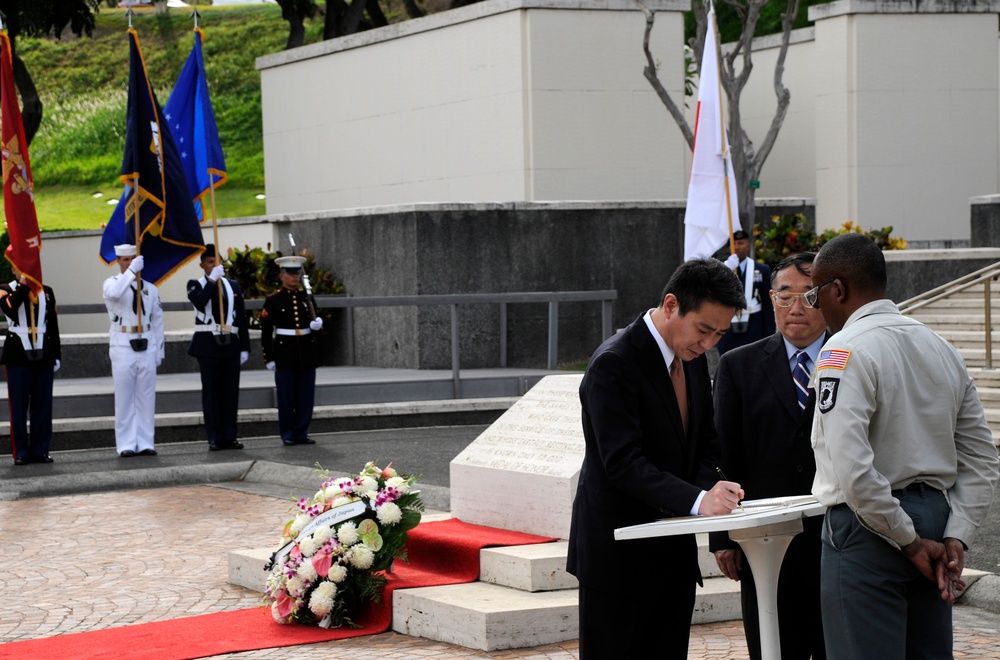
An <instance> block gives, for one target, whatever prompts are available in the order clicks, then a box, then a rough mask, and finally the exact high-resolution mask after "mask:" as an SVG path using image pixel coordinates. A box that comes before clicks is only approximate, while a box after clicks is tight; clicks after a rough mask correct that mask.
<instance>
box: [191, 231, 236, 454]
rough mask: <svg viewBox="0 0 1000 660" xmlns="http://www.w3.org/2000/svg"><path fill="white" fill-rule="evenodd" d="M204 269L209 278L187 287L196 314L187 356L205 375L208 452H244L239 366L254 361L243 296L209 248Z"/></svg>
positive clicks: (203, 259) (203, 394) (203, 390)
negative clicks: (240, 435) (239, 417)
mask: <svg viewBox="0 0 1000 660" xmlns="http://www.w3.org/2000/svg"><path fill="white" fill-rule="evenodd" d="M201 268H202V270H204V271H205V276H204V277H201V278H199V279H196V280H191V281H189V282H188V283H187V295H188V300H190V301H191V304H192V305H194V311H195V325H194V336H193V337H192V338H191V346H190V347H189V348H188V355H191V356H193V357H196V358H197V359H198V369H199V370H200V371H201V405H202V410H203V412H204V416H205V433H206V435H207V436H208V449H209V451H218V450H220V449H243V443H242V442H240V441H239V440H237V439H236V416H237V412H238V410H239V400H240V367H241V366H242V365H243V364H244V363H245V362H246V361H247V358H249V357H250V333H249V331H248V330H247V315H246V307H245V305H244V302H243V292H242V291H241V290H240V285H239V284H237V282H236V280H231V279H229V278H227V277H224V271H223V268H222V264H221V263H219V256H218V254H217V253H216V251H215V246H214V245H212V244H211V243H210V244H208V245H206V246H205V251H204V252H202V253H201ZM220 301H221V304H222V310H221V311H220V309H219V304H220Z"/></svg>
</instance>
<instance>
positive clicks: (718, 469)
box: [715, 467, 747, 513]
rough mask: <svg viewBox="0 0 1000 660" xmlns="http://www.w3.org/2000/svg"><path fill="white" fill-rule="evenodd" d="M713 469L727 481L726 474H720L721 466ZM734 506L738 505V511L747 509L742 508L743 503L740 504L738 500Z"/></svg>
mask: <svg viewBox="0 0 1000 660" xmlns="http://www.w3.org/2000/svg"><path fill="white" fill-rule="evenodd" d="M715 471H716V472H718V473H719V476H720V477H722V480H723V481H729V479H726V475H724V474H722V468H719V467H717V468H715ZM736 506H738V507H739V508H740V511H742V512H743V513H746V512H747V510H746V509H744V508H743V505H742V504H740V503H739V502H737V503H736Z"/></svg>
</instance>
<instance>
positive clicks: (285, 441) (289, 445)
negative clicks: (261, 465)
mask: <svg viewBox="0 0 1000 660" xmlns="http://www.w3.org/2000/svg"><path fill="white" fill-rule="evenodd" d="M281 444H283V445H285V446H286V447H291V446H292V445H297V444H299V443H297V442H295V441H294V440H282V441H281Z"/></svg>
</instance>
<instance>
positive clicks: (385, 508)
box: [264, 461, 424, 628]
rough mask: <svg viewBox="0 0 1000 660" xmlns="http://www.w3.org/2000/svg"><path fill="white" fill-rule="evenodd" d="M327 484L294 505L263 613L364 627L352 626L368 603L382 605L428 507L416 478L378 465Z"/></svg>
mask: <svg viewBox="0 0 1000 660" xmlns="http://www.w3.org/2000/svg"><path fill="white" fill-rule="evenodd" d="M318 472H319V473H320V475H321V476H322V477H323V483H322V485H321V486H320V489H319V490H318V491H317V492H316V494H315V495H314V496H313V497H312V499H308V498H302V499H300V500H299V501H298V503H297V504H296V508H297V509H298V514H297V515H296V516H295V518H293V519H292V520H289V521H288V522H287V523H285V527H284V530H283V532H282V542H283V543H284V545H282V547H281V548H279V549H278V550H277V551H276V552H275V553H274V554H273V555H271V559H270V561H269V562H268V563H267V565H266V566H265V567H264V569H265V570H269V571H270V575H269V576H268V578H267V585H266V588H265V592H264V603H265V606H267V605H270V607H271V614H272V616H274V619H275V621H277V622H278V623H301V624H305V625H319V626H321V627H323V628H330V627H334V628H339V627H340V626H342V625H347V626H350V627H352V628H357V627H359V626H358V624H356V623H354V621H352V620H351V617H352V616H355V615H356V614H357V612H358V609H359V607H360V606H361V605H363V604H364V603H365V602H367V601H374V602H376V603H381V602H382V593H383V591H384V589H385V585H386V578H385V575H383V574H382V572H383V571H387V572H392V563H393V561H394V560H396V559H401V560H403V561H406V549H405V547H404V546H405V545H406V533H407V532H408V531H409V530H411V529H413V528H414V527H416V526H417V524H418V523H419V522H420V514H421V512H423V510H424V504H423V502H422V501H421V500H420V495H419V491H415V490H413V484H414V482H415V481H416V477H413V476H400V475H398V474H397V473H396V471H395V470H394V469H393V468H392V464H391V463H390V464H389V465H388V466H386V468H385V469H382V468H380V467H378V466H376V465H375V463H374V461H371V462H369V463H368V464H366V465H365V467H364V469H363V470H362V471H361V472H360V473H359V474H358V475H357V476H355V477H330V472H329V470H322V469H320V470H318Z"/></svg>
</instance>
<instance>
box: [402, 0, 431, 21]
mask: <svg viewBox="0 0 1000 660" xmlns="http://www.w3.org/2000/svg"><path fill="white" fill-rule="evenodd" d="M403 6H404V7H406V15H407V16H409V17H410V18H420V17H421V16H426V15H427V12H425V11H424V10H423V9H421V8H420V5H418V4H417V0H403Z"/></svg>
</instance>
